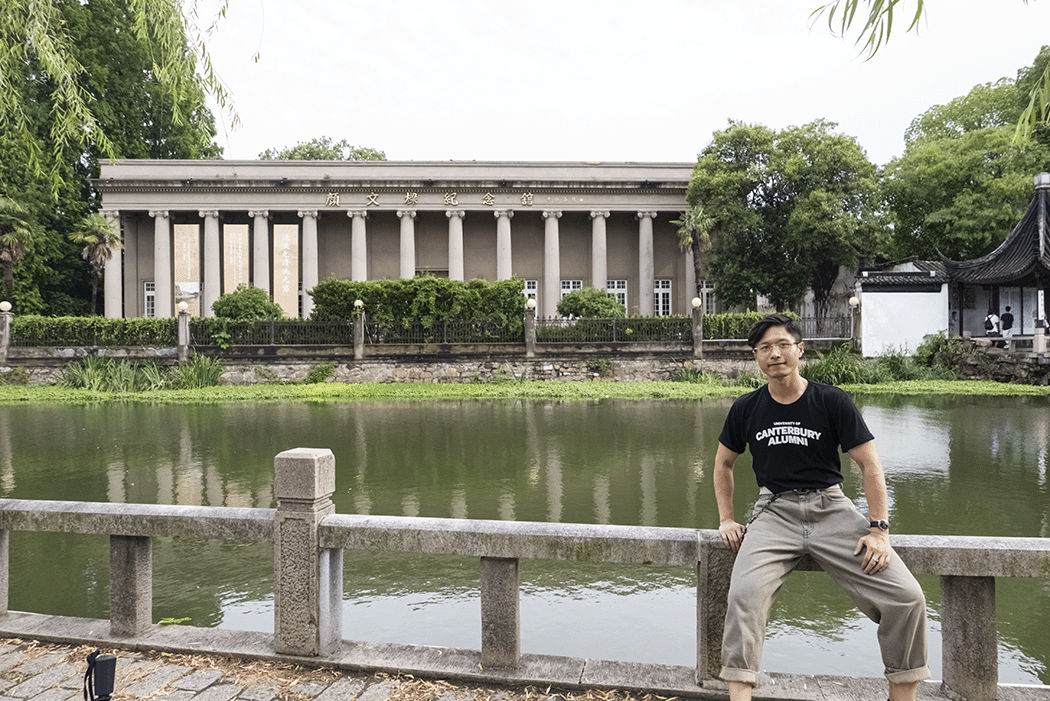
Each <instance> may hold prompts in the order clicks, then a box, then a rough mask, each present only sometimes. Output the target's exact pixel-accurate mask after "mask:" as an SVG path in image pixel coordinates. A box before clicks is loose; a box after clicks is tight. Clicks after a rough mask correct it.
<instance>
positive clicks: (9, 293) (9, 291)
mask: <svg viewBox="0 0 1050 701" xmlns="http://www.w3.org/2000/svg"><path fill="white" fill-rule="evenodd" d="M14 296H15V264H14V263H10V262H5V263H4V299H6V300H7V301H8V302H14Z"/></svg>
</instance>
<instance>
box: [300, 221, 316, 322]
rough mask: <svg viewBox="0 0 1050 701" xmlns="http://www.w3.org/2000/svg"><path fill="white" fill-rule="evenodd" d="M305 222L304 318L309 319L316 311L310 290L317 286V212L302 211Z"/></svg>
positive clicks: (303, 251)
mask: <svg viewBox="0 0 1050 701" xmlns="http://www.w3.org/2000/svg"><path fill="white" fill-rule="evenodd" d="M299 217H300V218H301V219H302V220H303V250H302V255H303V318H304V319H309V318H310V313H311V312H313V310H314V298H313V297H311V296H310V290H312V289H313V288H314V287H316V286H317V278H318V271H317V210H316V209H301V210H299Z"/></svg>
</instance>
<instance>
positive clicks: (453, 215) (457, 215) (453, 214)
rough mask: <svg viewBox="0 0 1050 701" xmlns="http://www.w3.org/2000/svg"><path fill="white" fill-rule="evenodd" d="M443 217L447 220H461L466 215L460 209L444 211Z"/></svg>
mask: <svg viewBox="0 0 1050 701" xmlns="http://www.w3.org/2000/svg"><path fill="white" fill-rule="evenodd" d="M445 216H446V217H448V218H449V219H462V218H463V217H465V216H467V213H466V212H465V211H463V210H462V209H446V210H445Z"/></svg>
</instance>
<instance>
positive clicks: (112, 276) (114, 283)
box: [99, 210, 124, 319]
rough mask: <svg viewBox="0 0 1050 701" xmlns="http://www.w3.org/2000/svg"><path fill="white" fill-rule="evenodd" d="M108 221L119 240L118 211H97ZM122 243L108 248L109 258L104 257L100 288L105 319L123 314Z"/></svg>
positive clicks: (117, 317)
mask: <svg viewBox="0 0 1050 701" xmlns="http://www.w3.org/2000/svg"><path fill="white" fill-rule="evenodd" d="M99 214H101V215H102V216H104V217H105V218H106V221H108V222H109V226H110V228H111V229H113V233H114V234H116V235H117V239H118V240H120V212H117V211H115V210H104V211H102V212H99ZM122 248H123V246H122V245H117V246H113V247H111V248H110V249H109V258H107V259H106V269H105V272H104V274H103V278H102V280H103V284H102V288H103V290H104V295H105V296H104V298H103V299H104V303H103V308H104V309H105V314H106V318H107V319H120V318H121V317H123V316H124V269H123V266H122V265H121V255H120V251H121V249H122Z"/></svg>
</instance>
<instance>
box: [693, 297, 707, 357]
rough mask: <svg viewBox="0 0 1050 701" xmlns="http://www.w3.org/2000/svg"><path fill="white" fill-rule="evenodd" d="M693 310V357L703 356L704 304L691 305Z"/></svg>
mask: <svg viewBox="0 0 1050 701" xmlns="http://www.w3.org/2000/svg"><path fill="white" fill-rule="evenodd" d="M692 310H693V357H694V358H703V357H704V305H703V304H702V303H701V304H700V306H698V307H692Z"/></svg>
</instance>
